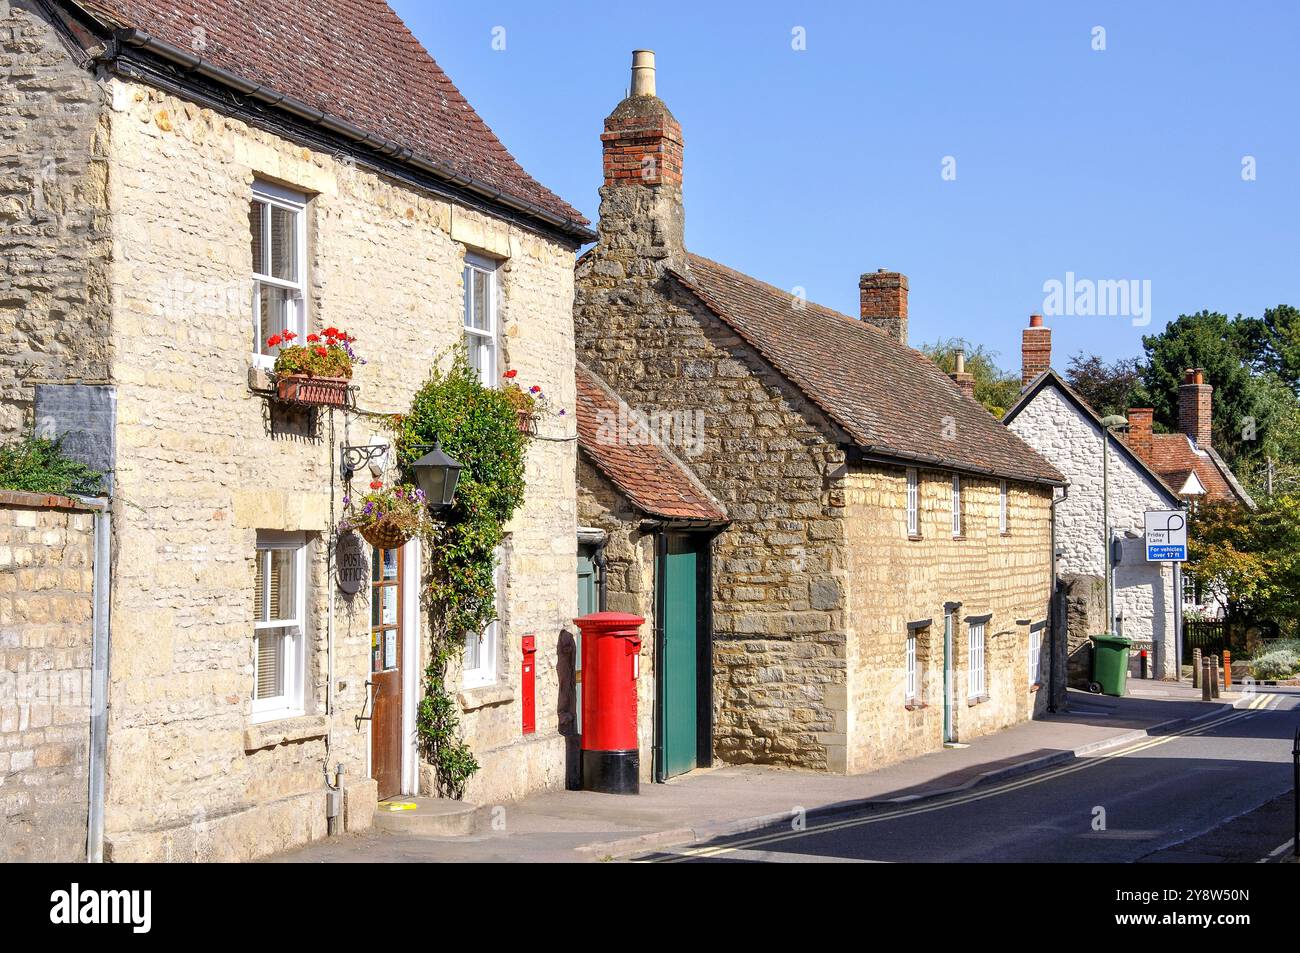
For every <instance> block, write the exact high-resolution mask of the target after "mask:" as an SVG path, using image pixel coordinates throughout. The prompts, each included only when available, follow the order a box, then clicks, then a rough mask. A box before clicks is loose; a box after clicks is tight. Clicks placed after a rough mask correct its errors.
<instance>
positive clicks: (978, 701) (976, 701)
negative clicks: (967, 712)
mask: <svg viewBox="0 0 1300 953" xmlns="http://www.w3.org/2000/svg"><path fill="white" fill-rule="evenodd" d="M988 700H989V696H988V695H979V696H977V697H976V698H968V699H966V707H967V708H974V707H975V706H976V705H982V704H984V703H985V702H986V701H988Z"/></svg>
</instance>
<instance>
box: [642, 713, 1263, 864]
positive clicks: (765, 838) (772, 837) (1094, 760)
mask: <svg viewBox="0 0 1300 953" xmlns="http://www.w3.org/2000/svg"><path fill="white" fill-rule="evenodd" d="M1278 697H1280V696H1277V695H1270V694H1267V693H1264V694H1261V695H1259V696H1258V697H1257V698H1255V699H1252V700H1251V702H1250V704H1249V705H1247V706H1246V708H1245V709H1239V710H1237V711H1232V712H1228V713H1226V714H1224V715H1221V716H1219V717H1218V718H1212V719H1210V720H1208V721H1205V722H1202V723H1200V724H1196V725H1191V726H1189V727H1187V728H1184V729H1183V730H1181V731H1175V732H1171V733H1170V734H1167V735H1161V736H1160V737H1158V738H1150V739H1148V740H1146V741H1141V742H1138V743H1137V744H1134V745H1131V746H1128V747H1124V748H1120V749H1118V750H1116V751H1113V752H1111V753H1110V754H1104V755H1098V756H1096V757H1087V758H1086V759H1085V760H1082V761H1075V762H1071V763H1070V764H1066V765H1063V766H1062V767H1059V768H1052V769H1050V770H1047V771H1043V772H1040V773H1035V774H1033V775H1031V776H1030V777H1027V778H1023V779H1020V780H1015V781H1007V782H1005V783H1003V784H999V785H996V786H994V787H990V788H979V789H977V790H975V791H971V792H969V793H967V794H959V795H956V796H955V797H951V798H943V799H941V800H939V801H935V802H932V803H929V804H918V805H916V806H915V807H906V808H899V809H896V810H888V811H882V812H881V813H879V814H872V815H869V816H867V817H855V818H850V819H848V820H843V821H835V822H832V823H828V824H819V825H817V827H816V828H813V829H808V830H801V831H782V832H781V833H779V834H761V835H758V836H756V837H751V838H748V839H747V840H743V841H737V842H736V843H733V844H726V845H724V846H719V847H696V848H693V849H691V850H683V851H677V852H676V853H675V854H674V856H672V857H668V858H664V859H663V860H662V861H659V862H660V863H669V864H676V863H682V862H683V861H687V860H693V859H696V858H700V857H718V856H721V855H722V854H726V853H729V852H730V851H733V850H743V849H747V848H751V847H759V846H763V845H766V844H778V843H781V842H782V841H788V840H797V839H799V838H801V837H808V836H809V835H812V834H826V833H830V832H833V831H842V830H848V829H850V828H854V827H866V826H867V825H868V824H879V823H881V822H883V821H893V820H897V819H898V818H900V817H915V816H917V815H919V814H929V813H931V812H933V811H942V810H946V809H947V808H950V807H956V806H958V805H960V804H971V803H973V802H975V801H983V800H985V799H986V798H991V797H998V796H999V795H1002V794H1006V793H1007V792H1009V791H1018V790H1019V789H1021V788H1026V787H1029V786H1030V785H1034V784H1042V783H1043V782H1045V781H1051V780H1053V779H1054V778H1059V777H1064V776H1065V775H1067V774H1074V773H1075V772H1078V771H1087V770H1089V769H1091V768H1096V767H1100V766H1101V765H1103V764H1106V763H1107V762H1109V761H1111V760H1112V759H1114V758H1123V757H1127V756H1128V755H1132V754H1137V753H1139V752H1142V751H1149V750H1150V749H1152V748H1158V747H1160V746H1161V745H1166V744H1169V742H1171V741H1176V740H1177V739H1179V738H1186V737H1191V736H1195V735H1201V734H1204V733H1206V732H1208V731H1212V730H1214V729H1216V728H1221V727H1223V726H1224V725H1229V724H1231V723H1233V722H1234V721H1240V720H1241V719H1243V718H1249V717H1251V715H1253V714H1254V713H1255V712H1256V711H1260V710H1263V709H1264V708H1265V707H1267V706H1268V704H1269V703H1270V702H1271V701H1272V700H1273V699H1275V698H1278Z"/></svg>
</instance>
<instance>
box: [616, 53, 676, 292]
mask: <svg viewBox="0 0 1300 953" xmlns="http://www.w3.org/2000/svg"><path fill="white" fill-rule="evenodd" d="M600 141H601V144H602V151H603V166H604V172H605V184H604V185H603V186H602V187H601V190H600V222H599V224H598V225H597V232H598V235H599V239H598V248H597V250H598V254H600V255H601V256H603V257H605V258H612V259H619V260H622V261H623V263H624V268H625V273H626V274H640V273H645V271H646V268H645V262H646V261H649V262H650V263H651V264H652V265H653V267H654V270H655V271H656V272H657V271H659V270H662V268H663V267H664V266H665V265H672V266H673V267H676V268H681V269H685V268H686V267H687V261H686V241H685V220H686V219H685V212H684V210H683V207H682V157H683V148H684V143H683V141H682V127H681V124H680V123H678V122H677V120H676V119H674V118H673V114H672V113H671V112H669V110H668V107H667V106H666V105H664V103H663V100H661V99H659V97H658V96H657V95H656V94H655V55H654V53H653V52H651V51H650V50H634V51H633V53H632V88H631V92H630V93H629V94H628V96H627V98H626V99H624V100H623V101H622V102H621V103H619V104H618V105H617V106H616V107H614V111H613V112H612V113H610V114H609V117H608V118H607V119H606V120H605V131H604V133H603V134H602V135H601V137H600ZM638 265H640V267H638Z"/></svg>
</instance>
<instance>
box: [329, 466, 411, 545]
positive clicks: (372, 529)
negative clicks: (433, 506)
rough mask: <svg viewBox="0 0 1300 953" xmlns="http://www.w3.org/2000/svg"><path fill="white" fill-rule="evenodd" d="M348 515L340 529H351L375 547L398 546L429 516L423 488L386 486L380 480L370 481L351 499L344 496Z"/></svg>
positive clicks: (408, 538) (409, 537)
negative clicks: (364, 491)
mask: <svg viewBox="0 0 1300 953" xmlns="http://www.w3.org/2000/svg"><path fill="white" fill-rule="evenodd" d="M343 504H344V506H347V507H348V512H347V515H346V516H345V517H344V518H343V521H342V523H340V524H339V529H340V530H341V531H342V530H351V529H354V530H356V531H357V532H358V533H360V534H361V538H362V539H364V540H365V541H366V542H367V543H369V544H370V545H371V546H374V547H376V548H378V549H397V547H399V546H402V545H404V544H405V543H406V542H407V541H408V540H410V539H412V538H413V537H414V536H415V535H416V534H417V533H419V532H420V528H421V527H422V526H423V525H424V523H425V520H426V519H427V517H428V506H427V504H426V502H425V499H424V491H423V490H420V489H417V488H416V487H413V486H409V485H404V486H389V487H385V486H384V483H383V481H382V480H372V481H371V483H370V492H369V493H367V494H366V495H365V496H363V497H361V498H359V499H354V498H353V496H352V494H351V493H349V494H348V495H346V496H344V497H343Z"/></svg>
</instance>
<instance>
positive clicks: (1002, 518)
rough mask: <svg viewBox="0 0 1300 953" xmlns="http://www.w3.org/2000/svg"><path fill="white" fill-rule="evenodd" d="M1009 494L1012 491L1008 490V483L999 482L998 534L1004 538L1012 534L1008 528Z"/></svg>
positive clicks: (1004, 481)
mask: <svg viewBox="0 0 1300 953" xmlns="http://www.w3.org/2000/svg"><path fill="white" fill-rule="evenodd" d="M1009 493H1010V491H1009V490H1008V489H1007V481H1006V480H999V481H998V532H999V533H1000V534H1001V535H1003V536H1007V535H1009V534H1010V532H1011V530H1010V529H1008V528H1007V527H1008V520H1007V508H1008V496H1009Z"/></svg>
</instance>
